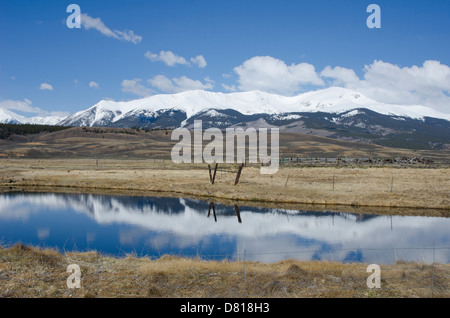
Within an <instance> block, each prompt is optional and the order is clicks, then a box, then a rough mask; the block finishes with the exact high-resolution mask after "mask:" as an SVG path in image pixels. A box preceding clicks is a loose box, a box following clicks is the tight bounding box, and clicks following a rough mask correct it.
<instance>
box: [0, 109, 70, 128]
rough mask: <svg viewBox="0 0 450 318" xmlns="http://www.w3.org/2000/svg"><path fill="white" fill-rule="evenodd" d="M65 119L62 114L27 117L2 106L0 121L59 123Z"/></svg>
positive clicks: (3, 122) (38, 123)
mask: <svg viewBox="0 0 450 318" xmlns="http://www.w3.org/2000/svg"><path fill="white" fill-rule="evenodd" d="M63 119H65V117H60V116H35V117H25V116H22V115H19V114H16V113H14V112H12V111H10V110H7V109H4V108H0V123H2V124H37V125H57V124H58V123H59V122H60V121H62V120H63Z"/></svg>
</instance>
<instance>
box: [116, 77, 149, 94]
mask: <svg viewBox="0 0 450 318" xmlns="http://www.w3.org/2000/svg"><path fill="white" fill-rule="evenodd" d="M140 82H141V79H139V78H135V79H132V80H123V81H122V83H121V86H122V92H125V93H132V94H135V95H138V96H141V97H146V96H150V95H151V94H152V93H153V91H152V90H151V89H150V88H147V87H145V86H144V85H142V84H140Z"/></svg>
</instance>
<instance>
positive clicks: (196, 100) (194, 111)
mask: <svg viewBox="0 0 450 318" xmlns="http://www.w3.org/2000/svg"><path fill="white" fill-rule="evenodd" d="M362 108H364V109H369V110H371V111H374V112H376V113H379V114H383V115H389V116H401V117H409V118H413V119H423V118H425V117H432V118H439V119H445V120H448V121H450V114H444V113H441V112H438V111H436V110H433V109H431V108H429V107H425V106H420V105H416V106H411V105H408V106H404V105H393V104H386V103H381V102H378V101H375V100H373V99H370V98H368V97H366V96H364V95H362V94H360V93H358V92H355V91H352V90H349V89H345V88H339V87H331V88H327V89H323V90H318V91H311V92H308V93H304V94H300V95H297V96H280V95H276V94H271V93H266V92H261V91H249V92H238V93H227V94H226V93H220V92H210V91H202V90H193V91H186V92H182V93H177V94H160V95H153V96H149V97H146V98H142V99H136V100H131V101H126V102H116V101H109V100H102V101H100V102H98V103H97V104H95V105H93V106H92V107H90V108H88V109H86V110H82V111H79V112H77V113H75V114H72V115H70V116H68V117H65V118H64V117H57V116H48V117H31V118H28V117H24V116H21V115H18V114H16V113H14V112H12V111H9V110H6V109H1V108H0V122H1V123H22V124H25V123H31V124H49V125H56V124H57V125H67V126H88V127H93V126H100V127H102V126H116V127H125V126H127V124H126V123H131V122H134V124H135V125H136V124H138V123H139V120H137V121H136V120H131V119H133V118H134V119H136V118H137V119H140V121H141V122H142V123H143V124H144V126H145V123H149V122H153V121H155V119H156V118H157V117H160V116H161V115H162V114H165V115H171V116H174V115H175V114H178V115H180V116H181V117H184V119H183V120H182V125H184V124H186V120H187V119H189V118H192V117H193V116H195V115H198V114H200V113H205V112H207V111H209V113H210V115H211V116H214V115H218V116H219V117H220V114H219V113H217V111H224V110H234V111H236V112H239V113H240V114H242V115H255V114H268V115H281V114H284V116H286V114H292V113H317V112H322V113H330V114H341V113H347V114H348V115H351V113H349V111H352V110H355V109H362ZM214 112H216V113H214ZM183 114H184V115H183ZM348 115H347V116H348ZM137 126H140V125H137Z"/></svg>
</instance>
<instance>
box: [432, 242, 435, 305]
mask: <svg viewBox="0 0 450 318" xmlns="http://www.w3.org/2000/svg"><path fill="white" fill-rule="evenodd" d="M435 259H436V253H435V249H434V242H433V271H432V274H431V298H433V283H434V263H435Z"/></svg>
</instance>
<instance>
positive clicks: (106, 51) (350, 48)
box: [0, 0, 450, 115]
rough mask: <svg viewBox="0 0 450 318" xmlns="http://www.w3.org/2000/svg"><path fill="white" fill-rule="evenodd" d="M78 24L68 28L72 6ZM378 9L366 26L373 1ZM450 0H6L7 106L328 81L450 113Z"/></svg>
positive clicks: (3, 78) (25, 108)
mask: <svg viewBox="0 0 450 318" xmlns="http://www.w3.org/2000/svg"><path fill="white" fill-rule="evenodd" d="M72 3H73V4H77V5H79V7H80V9H81V14H82V16H81V17H82V20H81V28H72V29H71V28H68V27H67V25H66V20H67V18H68V17H69V15H70V14H71V13H68V12H66V9H67V6H68V5H69V4H72ZM372 3H374V4H378V5H379V7H380V8H381V28H379V29H370V28H368V27H367V24H366V20H367V18H368V17H369V15H370V13H367V12H366V9H367V7H368V5H369V4H372ZM449 65H450V1H448V0H433V1H423V0H421V1H414V0H409V1H406V0H395V1H392V0H390V1H381V0H371V1H364V0H335V1H331V0H330V1H326V0H316V1H312V0H311V1H303V0H276V1H275V0H239V1H235V0H184V1H182V0H176V1H175V0H161V1H143V0H131V1H130V0H129V1H119V0H109V1H103V0H96V1H82V0H79V1H77V0H70V1H61V0H54V1H48V0H39V1H36V0H17V1H7V0H0V107H2V108H7V109H10V110H12V111H14V112H17V113H21V114H25V115H42V114H55V113H59V112H62V113H74V112H76V111H79V110H83V109H86V108H88V107H90V106H92V105H94V104H95V103H97V102H98V101H100V100H101V99H113V100H116V101H121V100H130V99H136V98H141V97H145V96H149V95H153V94H158V93H176V92H180V91H184V90H189V89H206V90H210V91H215V92H224V93H226V92H239V91H246V90H253V89H259V90H264V91H269V92H273V93H278V94H283V95H293V94H299V93H302V92H305V91H308V90H315V89H323V88H326V87H329V86H342V87H347V88H350V89H355V90H358V91H360V92H362V93H363V94H365V95H367V96H369V97H371V98H374V99H377V100H380V101H384V102H390V103H397V104H406V105H414V104H421V105H426V106H430V107H432V108H435V109H437V110H440V111H441V112H444V113H450V93H449V92H450V68H449Z"/></svg>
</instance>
